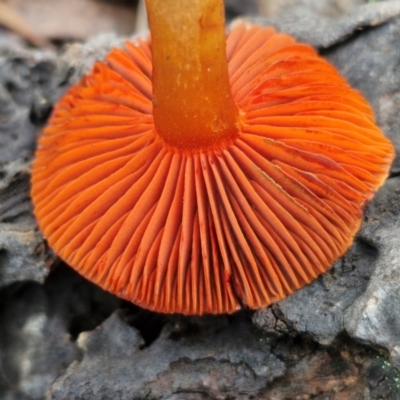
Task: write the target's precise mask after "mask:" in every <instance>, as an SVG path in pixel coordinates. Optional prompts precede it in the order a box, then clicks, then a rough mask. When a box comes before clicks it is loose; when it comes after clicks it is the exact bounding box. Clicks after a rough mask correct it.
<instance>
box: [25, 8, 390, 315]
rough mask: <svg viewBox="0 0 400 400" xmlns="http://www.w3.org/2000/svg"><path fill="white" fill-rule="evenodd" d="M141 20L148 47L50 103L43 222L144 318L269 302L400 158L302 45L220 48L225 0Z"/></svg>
mask: <svg viewBox="0 0 400 400" xmlns="http://www.w3.org/2000/svg"><path fill="white" fill-rule="evenodd" d="M147 8H148V14H149V22H150V28H151V35H152V37H151V42H150V40H140V39H139V40H138V41H137V43H136V44H132V43H130V42H127V43H126V47H125V49H115V50H113V51H111V53H110V54H109V55H108V56H107V57H106V60H105V61H103V62H97V63H96V64H95V66H94V68H93V70H92V71H91V72H90V73H89V74H88V75H87V76H85V77H84V78H83V79H82V80H81V82H80V83H79V84H77V85H76V86H74V87H72V88H71V89H70V90H69V91H68V92H67V94H66V95H65V96H64V97H63V98H62V99H61V100H60V102H59V103H58V104H57V105H56V106H55V109H54V111H53V115H52V117H51V119H50V122H49V125H48V126H47V127H46V128H45V130H44V132H43V135H42V136H41V138H40V141H39V146H38V150H37V153H36V160H35V162H34V165H33V171H32V198H33V202H34V208H35V214H36V216H37V219H38V222H39V226H40V228H41V229H42V231H43V234H44V236H45V237H46V238H47V240H48V242H49V244H50V245H51V246H52V247H53V249H54V250H55V251H56V252H57V253H58V254H59V255H60V257H61V258H62V259H64V260H65V261H66V262H67V263H68V264H70V265H71V266H72V267H73V268H75V269H76V270H77V271H78V272H79V273H81V274H82V275H83V276H85V277H86V278H88V279H90V280H91V281H93V282H95V283H97V284H98V285H100V286H101V287H103V288H104V289H106V290H108V291H110V292H112V293H115V294H116V295H118V296H120V297H122V298H125V299H128V300H130V301H132V302H133V303H136V304H138V305H140V306H142V307H146V308H149V309H152V310H156V311H159V312H164V313H183V314H192V315H193V314H197V315H201V314H205V313H213V314H217V313H232V312H234V311H236V310H238V309H239V308H240V307H242V305H245V306H247V307H249V308H252V309H256V308H260V307H265V306H267V305H269V304H271V303H273V302H276V301H278V300H280V299H282V298H284V297H285V296H287V295H288V294H290V293H292V292H293V291H294V290H296V289H299V288H300V287H302V286H304V285H306V284H307V283H309V282H311V281H312V280H313V279H314V278H316V277H317V276H318V275H320V274H321V273H323V272H324V271H326V270H327V269H328V268H329V267H330V266H331V265H332V263H333V262H334V261H335V260H336V259H338V258H339V257H340V256H341V255H342V254H343V253H344V252H345V251H346V250H347V249H348V247H349V246H350V244H351V243H352V240H353V237H354V235H355V233H356V231H357V229H358V228H359V226H360V220H361V215H362V211H363V208H364V205H365V203H366V202H367V201H368V200H369V199H371V197H372V196H373V193H374V192H375V191H376V190H377V188H379V186H381V185H382V183H383V182H384V180H385V178H386V177H387V175H388V170H389V167H390V164H391V162H392V160H393V156H394V150H393V147H392V145H391V143H390V142H389V141H388V140H387V139H386V138H385V137H384V136H383V134H382V132H381V131H380V130H379V128H377V126H376V125H375V123H374V118H373V112H372V110H371V108H370V106H369V105H368V104H367V102H366V101H365V100H364V98H363V97H362V95H361V94H360V93H359V92H357V91H355V90H353V89H352V88H350V87H349V85H348V84H347V83H346V82H345V80H344V79H343V78H342V77H341V76H340V75H339V73H338V72H337V71H336V70H335V69H334V68H333V67H332V66H331V65H329V64H328V63H327V62H326V61H324V60H323V59H322V58H320V57H319V56H318V55H317V54H316V52H315V51H314V50H313V49H312V48H311V47H310V46H308V45H304V44H297V43H295V41H294V40H293V39H292V38H291V37H289V36H287V35H285V34H280V33H275V31H274V30H273V29H272V28H265V29H264V28H260V27H259V26H252V27H246V26H244V25H240V26H238V27H236V28H234V29H232V30H231V31H230V32H229V33H228V35H227V37H226V34H225V27H224V17H223V2H222V0H203V1H201V2H199V1H189V0H147ZM225 41H226V46H225Z"/></svg>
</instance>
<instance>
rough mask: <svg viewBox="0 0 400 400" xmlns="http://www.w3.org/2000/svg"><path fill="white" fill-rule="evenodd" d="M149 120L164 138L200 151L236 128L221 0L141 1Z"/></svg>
mask: <svg viewBox="0 0 400 400" xmlns="http://www.w3.org/2000/svg"><path fill="white" fill-rule="evenodd" d="M146 7H147V13H148V18H149V25H150V31H151V42H152V56H153V107H154V110H153V113H154V124H155V128H156V130H157V132H158V133H159V135H160V136H161V137H162V138H163V140H164V141H165V142H166V143H168V144H170V145H172V146H174V147H178V148H182V149H199V148H206V147H210V146H212V145H214V144H215V143H217V142H221V141H223V140H227V139H228V140H229V139H230V138H233V137H235V136H236V134H237V132H238V127H237V125H238V116H239V113H238V109H237V107H236V105H235V103H234V101H233V98H232V93H231V88H230V83H229V76H228V63H227V60H226V49H225V40H226V36H225V18H224V5H223V0H146Z"/></svg>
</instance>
